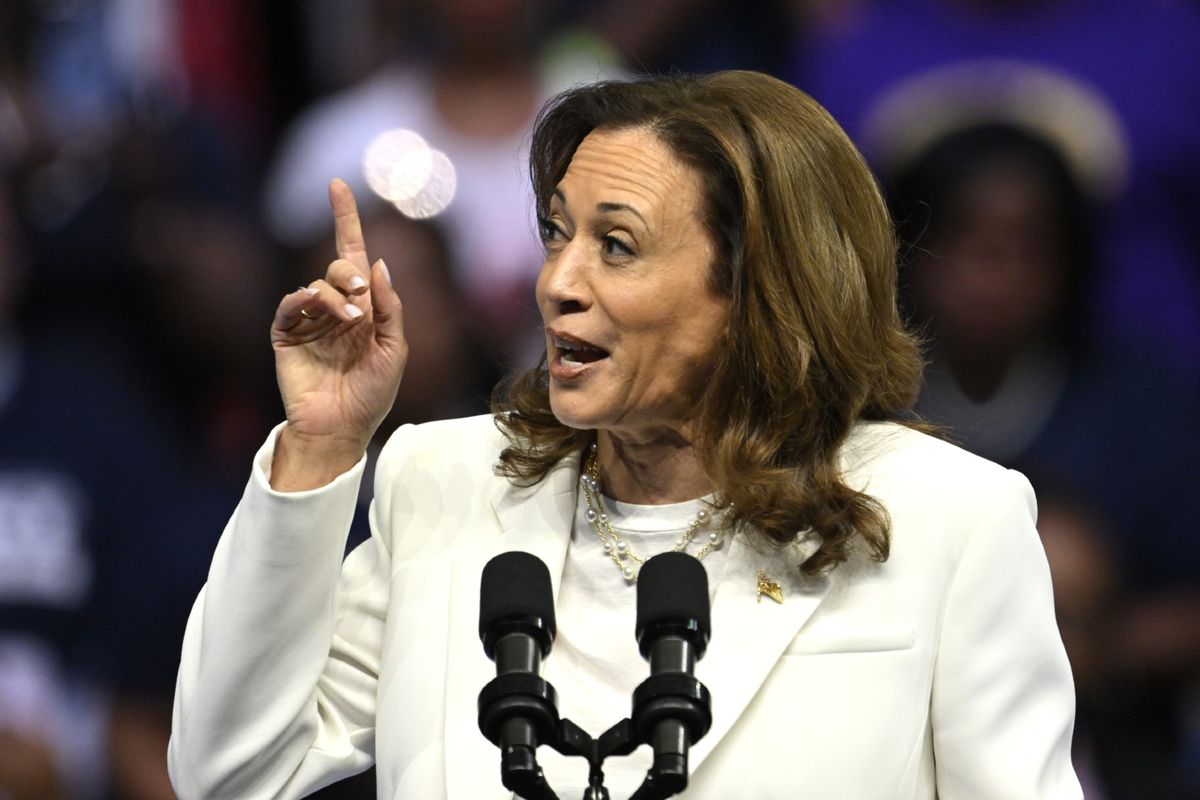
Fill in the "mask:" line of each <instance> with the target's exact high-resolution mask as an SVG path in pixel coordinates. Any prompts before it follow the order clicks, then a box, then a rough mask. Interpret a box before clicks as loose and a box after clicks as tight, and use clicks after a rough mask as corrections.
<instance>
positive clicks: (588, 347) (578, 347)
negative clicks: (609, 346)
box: [554, 335, 608, 366]
mask: <svg viewBox="0 0 1200 800" xmlns="http://www.w3.org/2000/svg"><path fill="white" fill-rule="evenodd" d="M554 347H555V349H556V351H557V353H558V360H559V361H560V362H561V363H562V364H565V365H567V366H573V365H577V364H591V363H593V362H595V361H599V360H600V359H602V358H608V351H607V350H605V349H604V348H602V347H596V346H595V345H593V344H590V343H588V342H585V341H583V340H581V339H574V338H567V337H565V336H559V335H556V336H554Z"/></svg>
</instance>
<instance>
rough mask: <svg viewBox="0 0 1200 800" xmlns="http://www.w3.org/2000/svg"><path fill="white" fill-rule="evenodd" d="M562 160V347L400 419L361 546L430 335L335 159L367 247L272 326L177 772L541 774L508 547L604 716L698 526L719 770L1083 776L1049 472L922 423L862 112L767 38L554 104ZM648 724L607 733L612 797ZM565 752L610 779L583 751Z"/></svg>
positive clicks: (210, 794)
mask: <svg viewBox="0 0 1200 800" xmlns="http://www.w3.org/2000/svg"><path fill="white" fill-rule="evenodd" d="M530 160H531V172H532V178H533V186H534V194H535V198H536V206H537V214H538V220H539V225H540V229H541V234H542V237H543V240H544V243H545V260H544V263H543V266H542V270H541V274H540V277H539V278H538V282H537V303H538V306H539V308H540V310H541V314H542V318H543V321H544V327H545V342H546V352H545V356H544V358H543V360H542V361H541V363H540V364H539V365H538V366H537V367H536V368H534V369H532V370H530V371H528V372H526V373H524V374H521V375H519V376H517V377H516V378H515V379H514V380H512V381H510V382H509V383H507V384H506V385H505V386H504V387H503V388H502V389H501V390H499V391H498V392H497V395H496V400H495V402H494V406H493V413H492V414H490V415H486V416H481V417H476V418H470V419H460V420H452V421H446V422H436V423H431V424H427V425H420V426H405V427H402V428H400V429H399V430H398V431H397V432H396V433H395V435H393V436H392V438H391V439H390V441H389V442H388V444H387V446H386V447H385V448H384V450H383V452H382V454H381V455H380V458H379V463H378V467H377V469H376V477H375V487H374V501H373V504H372V510H371V526H372V536H371V538H370V539H369V540H368V541H367V542H366V543H364V544H363V545H362V546H360V547H358V548H357V549H355V550H354V551H353V552H352V553H351V554H350V555H349V556H348V557H347V558H346V559H345V562H344V563H343V562H342V558H341V556H342V553H343V548H344V544H345V540H346V535H347V530H348V528H349V524H350V519H351V516H352V513H353V510H354V505H355V498H356V496H357V494H358V484H359V481H360V479H361V476H362V472H363V465H364V460H365V459H364V453H365V450H366V446H367V442H368V440H369V439H370V438H371V436H372V434H373V433H374V431H375V429H376V427H377V426H378V425H379V424H380V421H381V420H382V419H383V417H384V415H385V414H386V413H387V411H388V408H389V406H390V404H391V403H392V400H393V398H394V396H395V393H396V390H397V386H398V385H399V382H400V379H401V374H402V373H403V370H404V362H405V354H406V345H405V334H404V332H403V330H402V321H401V316H402V311H401V303H400V298H399V297H398V296H397V295H396V293H395V292H394V291H393V289H392V287H391V284H390V281H389V279H388V275H387V269H386V267H385V266H384V264H383V262H382V261H377V262H375V263H374V265H373V266H372V265H371V263H370V262H369V261H368V257H367V249H366V244H365V243H364V241H363V239H362V235H361V230H360V226H359V222H358V217H357V212H356V210H355V205H354V200H353V198H352V197H351V195H350V192H349V190H348V189H347V187H346V186H345V185H344V184H342V183H340V182H337V181H335V182H334V183H333V185H332V186H331V188H330V198H331V201H332V205H333V213H334V217H335V220H336V223H335V224H336V229H337V241H338V259H337V260H336V261H334V262H333V263H332V264H331V265H330V266H329V269H328V271H327V273H326V275H325V277H324V278H323V279H321V280H317V281H314V282H313V283H312V284H311V285H310V286H308V287H307V288H304V289H301V290H299V291H296V292H294V293H292V294H289V295H287V296H286V297H284V298H283V300H282V301H281V302H280V304H279V308H278V310H277V312H276V315H275V319H274V322H273V325H272V329H271V338H272V343H273V346H274V349H275V358H276V369H277V374H278V381H279V387H280V392H281V394H282V397H283V402H284V407H285V410H286V415H287V421H286V422H285V423H283V424H281V425H280V426H279V427H278V428H277V429H276V430H275V431H274V432H273V433H272V435H271V436H270V438H269V440H268V441H267V443H266V444H265V445H264V446H263V448H262V450H261V451H260V452H259V453H258V455H257V456H256V458H255V462H254V465H253V472H252V476H251V478H250V480H249V483H248V485H247V487H246V491H245V494H244V496H243V497H242V500H241V502H240V503H239V505H238V507H237V510H236V511H235V512H234V515H233V518H232V519H231V520H230V522H229V525H228V527H227V528H226V530H225V532H224V535H223V537H222V539H221V542H220V544H219V545H218V548H217V551H216V554H215V556H214V559H213V565H212V569H211V571H210V575H209V580H208V583H207V585H206V587H205V589H204V590H203V592H202V593H201V595H200V597H199V599H198V600H197V602H196V605H195V608H194V610H193V612H192V616H191V619H190V621H189V623H188V629H187V636H186V640H185V643H184V649H183V657H182V665H181V667H180V672H179V680H178V687H177V692H176V703H175V717H174V728H173V735H172V739H171V746H170V754H169V757H170V768H171V774H172V779H173V781H174V784H175V787H176V789H177V791H178V792H179V794H180V796H181V797H182V798H185V800H190V799H191V798H234V797H236V798H260V797H261V798H267V797H301V796H303V795H305V794H307V793H309V792H311V791H313V790H315V789H316V788H318V787H321V786H324V785H326V784H329V783H331V782H333V781H335V780H337V779H339V778H341V777H344V776H347V775H350V774H353V773H356V772H359V771H361V770H363V769H365V768H366V767H367V766H369V765H370V764H372V763H375V764H376V765H377V775H378V794H379V797H381V798H422V800H424V799H425V798H450V799H451V800H468V799H470V800H476V799H477V798H508V797H511V793H510V792H508V791H507V790H505V789H504V788H503V787H502V786H501V784H500V780H499V776H498V770H497V764H498V754H497V751H496V749H495V748H494V747H493V746H492V745H491V744H490V743H489V742H488V741H487V740H486V739H485V738H484V737H483V736H482V735H481V733H480V732H479V729H478V727H477V719H476V713H477V712H476V705H475V704H476V697H477V695H478V692H479V689H480V687H482V686H483V685H484V684H485V683H487V681H488V680H489V679H490V678H491V677H492V676H493V674H494V672H493V666H492V665H491V663H490V662H489V661H488V660H487V658H486V657H485V656H484V654H483V652H482V650H481V649H480V647H479V641H478V638H477V627H476V626H477V623H478V617H477V614H478V608H479V606H478V602H479V579H480V572H481V569H482V567H483V565H484V564H485V563H486V562H487V561H488V560H489V559H490V558H491V557H492V556H494V555H496V554H497V553H501V552H504V551H510V550H522V551H526V552H529V553H532V554H534V555H536V556H538V557H539V558H541V559H542V560H543V561H544V562H545V563H546V564H547V565H548V566H549V568H550V575H551V580H552V584H553V591H554V596H555V608H556V612H557V618H558V631H559V633H558V638H557V640H556V642H555V645H554V650H553V652H552V653H551V655H550V656H549V657H548V659H547V660H546V663H545V665H544V666H545V669H544V674H545V677H546V678H547V679H548V680H549V681H550V683H552V684H553V685H554V686H555V687H556V688H557V690H558V695H559V698H560V708H559V710H560V712H561V713H562V714H563V716H567V717H570V718H571V719H572V720H574V721H575V722H577V723H579V724H580V725H581V726H582V727H583V728H584V729H585V730H589V731H591V732H592V733H598V732H600V731H602V730H604V729H606V728H607V727H608V726H609V725H611V724H612V723H614V722H616V721H617V720H618V719H619V718H620V717H622V716H624V715H625V713H626V709H627V708H628V706H629V698H630V694H631V692H632V690H633V689H634V687H635V686H636V685H637V684H638V683H639V682H640V681H641V679H642V678H644V677H645V671H646V667H645V664H644V662H643V661H642V660H641V658H640V656H639V655H638V650H637V643H636V642H635V641H634V637H633V635H632V631H633V619H634V604H635V597H636V583H637V579H638V571H639V567H640V565H641V564H642V563H643V562H644V561H646V560H647V559H649V558H650V557H652V556H654V555H656V554H658V553H661V552H666V551H678V552H682V553H686V554H689V555H691V556H693V557H694V558H696V559H699V560H700V564H702V565H703V567H704V569H705V570H706V572H707V576H708V583H709V586H710V587H711V594H712V598H711V599H712V627H713V638H712V641H711V643H710V645H709V647H708V652H707V655H706V656H705V658H704V660H703V661H702V662H700V663H699V664H698V666H697V675H698V677H699V678H700V679H701V680H703V682H704V683H705V684H706V685H707V686H708V688H709V689H710V690H711V693H712V698H713V699H712V716H713V723H712V728H711V730H710V731H709V732H708V735H707V736H705V738H704V739H703V740H701V741H700V742H699V743H698V744H697V745H696V746H695V747H694V748H693V749H692V754H691V765H692V769H693V774H692V778H691V782H690V784H689V787H688V789H687V790H686V792H685V793H684V795H683V796H685V797H688V798H706V799H710V800H718V799H719V800H727V799H728V798H734V797H778V798H784V797H786V798H793V797H795V798H799V797H803V798H806V800H819V799H821V798H828V799H829V800H847V799H850V800H869V799H870V798H906V799H907V798H921V799H929V800H931V799H932V798H934V797H938V798H941V800H990V799H993V798H994V799H996V800H999V799H1000V798H1011V799H1012V800H1034V799H1035V798H1056V799H1057V798H1078V797H1080V796H1081V792H1080V788H1079V784H1078V782H1077V780H1076V778H1075V775H1074V772H1073V771H1072V768H1071V763H1070V742H1071V728H1072V718H1073V711H1074V697H1073V691H1072V683H1071V675H1070V671H1069V668H1068V665H1067V661H1066V657H1065V655H1064V653H1063V648H1062V645H1061V642H1060V640H1059V637H1058V633H1057V630H1056V627H1055V621H1054V613H1053V608H1052V600H1051V592H1050V579H1049V574H1048V571H1047V567H1046V563H1045V558H1044V556H1043V554H1042V551H1041V548H1040V545H1039V542H1038V539H1037V534H1036V532H1035V530H1034V498H1033V494H1032V491H1031V489H1030V487H1029V484H1028V482H1027V481H1026V480H1025V479H1024V478H1023V477H1022V476H1021V475H1019V474H1017V473H1014V472H1010V471H1007V470H1005V469H1002V468H1000V467H998V466H996V465H994V464H991V463H989V462H986V461H983V460H981V459H979V458H976V457H974V456H971V455H969V454H967V453H965V452H964V451H962V450H959V449H957V448H955V447H953V446H951V445H949V444H946V443H944V442H942V441H939V440H938V439H936V438H933V437H931V436H928V435H926V434H925V433H922V432H920V430H919V426H918V425H915V424H914V423H912V422H909V421H906V420H909V419H910V415H909V409H910V407H911V404H912V402H913V399H914V397H915V395H916V393H917V389H918V385H919V381H920V375H921V362H920V357H919V354H918V350H917V347H916V344H915V343H914V341H913V340H912V338H910V336H909V335H908V334H907V333H906V332H905V330H904V328H903V326H902V325H901V322H900V319H899V316H898V314H897V311H896V306H895V280H896V277H895V276H896V273H895V269H896V267H895V243H894V240H893V233H892V226H891V222H890V220H889V218H888V215H887V212H886V210H885V207H884V203H883V201H882V199H881V197H880V194H879V191H878V189H877V187H876V185H875V183H874V181H873V179H872V177H871V175H870V173H869V171H868V169H867V167H866V166H865V164H864V163H863V160H862V159H861V157H860V156H859V154H858V153H857V152H856V150H855V149H854V147H853V145H852V144H851V143H850V141H849V140H848V139H847V137H846V136H845V134H844V133H843V132H842V131H841V129H840V128H839V127H838V126H837V124H836V123H835V122H834V121H833V120H832V119H831V118H830V117H829V116H828V114H826V113H825V111H824V110H823V109H821V108H820V107H819V106H818V105H817V104H816V103H815V102H813V100H812V99H811V98H809V97H808V96H807V95H805V94H803V93H802V92H800V91H798V90H796V89H794V88H792V87H790V86H788V85H786V84H784V83H782V82H780V81H777V80H774V79H772V78H768V77H766V76H763V75H759V74H755V73H747V72H729V73H720V74H715V75H711V76H705V77H698V78H669V79H652V80H642V81H636V82H630V83H604V84H597V85H593V86H587V87H583V88H580V89H576V90H573V91H570V92H568V93H566V94H564V95H562V96H560V97H559V98H557V99H556V100H555V101H553V102H552V103H551V104H550V105H549V106H548V108H547V109H546V110H545V111H544V112H543V113H542V115H541V117H540V118H539V121H538V124H537V126H536V129H535V132H534V136H533V143H532V153H531V159H530ZM409 335H411V336H413V337H417V336H420V335H421V332H420V331H410V332H409ZM645 750H646V748H642V749H641V750H639V751H638V752H636V753H635V754H633V755H632V756H630V757H628V758H624V759H621V760H619V761H610V762H608V763H606V767H605V771H606V774H607V776H608V781H607V782H608V786H609V787H610V789H611V790H612V795H613V797H627V796H629V794H630V793H631V792H632V791H633V789H634V788H636V787H637V785H638V783H639V782H640V780H641V777H642V776H643V775H644V774H645V771H646V767H647V765H648V763H649V754H648V753H646V752H644V751H645ZM539 756H540V758H541V759H542V766H543V767H544V768H545V772H546V775H547V777H548V778H549V782H550V784H551V785H552V786H554V788H555V789H556V790H557V791H558V792H559V795H560V796H561V797H564V798H566V797H577V796H579V795H580V794H581V793H582V791H583V789H584V787H585V785H586V777H587V775H586V769H584V768H582V767H581V764H580V762H579V761H578V759H574V760H569V759H566V758H563V757H560V756H558V755H557V754H555V753H553V752H550V751H549V749H548V748H542V750H541V751H539Z"/></svg>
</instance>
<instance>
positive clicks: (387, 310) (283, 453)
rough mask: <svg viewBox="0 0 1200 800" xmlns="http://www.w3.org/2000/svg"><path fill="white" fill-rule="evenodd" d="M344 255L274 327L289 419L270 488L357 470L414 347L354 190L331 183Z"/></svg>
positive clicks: (284, 304) (304, 484)
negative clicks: (371, 255) (372, 253)
mask: <svg viewBox="0 0 1200 800" xmlns="http://www.w3.org/2000/svg"><path fill="white" fill-rule="evenodd" d="M329 202H330V205H331V206H332V207H333V218H334V228H335V231H336V235H337V255H338V258H337V260H336V261H334V262H333V263H332V264H330V265H329V269H328V271H327V272H326V273H325V278H324V279H322V280H317V281H313V282H312V283H311V284H309V285H308V286H307V287H305V288H302V289H298V290H296V291H295V292H292V293H291V294H288V295H286V296H284V298H283V300H282V301H281V302H280V303H279V307H278V309H276V311H275V320H274V322H273V323H272V325H271V345H272V347H273V348H274V350H275V375H276V378H277V380H278V382H279V392H280V395H281V396H282V398H283V407H284V412H285V413H286V415H287V424H286V425H285V426H284V429H283V431H282V433H281V434H280V435H279V439H278V441H277V442H276V445H275V459H274V462H273V463H272V467H271V486H272V487H273V488H275V489H277V490H280V491H300V490H303V489H312V488H316V487H317V486H323V485H324V484H326V483H328V482H329V481H331V480H333V479H334V478H335V477H337V476H338V475H340V474H342V473H343V472H345V471H346V470H348V469H349V468H350V467H352V466H353V465H354V464H355V463H357V462H358V460H359V459H360V458H361V457H362V455H363V453H364V452H366V448H367V443H368V442H369V441H370V440H371V437H372V436H373V435H374V433H375V429H376V428H378V427H379V424H380V423H381V422H382V421H383V418H384V416H386V415H387V412H388V410H389V409H390V408H391V407H392V403H393V402H395V399H396V390H397V389H398V388H399V387H400V378H401V376H402V375H403V374H404V364H405V361H406V359H407V357H408V345H407V343H406V342H405V340H404V329H403V319H402V312H401V306H400V297H399V296H398V295H397V294H396V292H395V290H394V289H393V288H392V285H391V280H390V278H389V276H388V273H387V267H386V266H384V263H383V261H382V260H380V261H376V262H375V265H374V266H373V267H372V266H371V264H370V262H369V261H368V260H367V248H366V244H365V243H364V242H363V235H362V224H361V223H360V221H359V218H358V209H357V207H356V205H355V203H354V195H353V193H351V191H350V187H349V186H347V185H346V184H345V183H344V182H343V181H341V180H336V179H335V180H334V181H332V182H331V183H330V185H329Z"/></svg>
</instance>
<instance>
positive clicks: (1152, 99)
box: [784, 0, 1200, 380]
mask: <svg viewBox="0 0 1200 800" xmlns="http://www.w3.org/2000/svg"><path fill="white" fill-rule="evenodd" d="M985 6H986V7H985ZM996 58H1004V59H1014V60H1018V61H1024V62H1028V63H1030V64H1032V65H1039V66H1042V67H1047V68H1050V69H1055V70H1059V71H1063V72H1066V73H1070V74H1071V75H1073V76H1074V77H1075V78H1077V79H1078V80H1080V81H1082V82H1083V83H1085V84H1090V85H1091V87H1092V88H1094V89H1095V90H1097V91H1099V92H1100V93H1102V94H1103V95H1105V96H1106V97H1107V99H1108V101H1109V103H1110V104H1111V106H1112V109H1113V110H1114V111H1115V112H1116V114H1117V116H1118V117H1119V119H1120V122H1121V124H1122V125H1123V126H1124V129H1125V133H1126V136H1127V146H1128V150H1129V155H1130V162H1131V173H1130V176H1129V179H1128V180H1127V182H1126V184H1125V188H1124V190H1123V191H1122V192H1121V194H1120V195H1119V196H1118V197H1117V199H1116V201H1115V202H1114V203H1113V204H1112V205H1111V206H1110V207H1109V208H1108V209H1107V211H1106V212H1105V213H1104V214H1102V215H1101V217H1100V219H1099V222H1100V225H1099V231H1098V239H1097V243H1098V247H1097V254H1098V261H1099V263H1098V264H1097V274H1096V276H1095V277H1096V280H1095V283H1094V285H1093V290H1092V292H1091V296H1090V297H1089V298H1087V300H1088V302H1089V303H1091V305H1092V307H1093V309H1094V311H1095V312H1096V315H1095V330H1096V333H1097V334H1098V336H1099V337H1100V338H1103V339H1119V340H1123V341H1126V342H1131V343H1134V344H1142V345H1149V346H1150V347H1152V348H1154V349H1156V350H1159V351H1160V353H1161V355H1163V356H1164V357H1166V358H1167V359H1169V360H1170V361H1172V362H1174V363H1175V365H1176V366H1178V367H1179V368H1180V369H1181V370H1184V371H1185V374H1187V375H1188V376H1189V378H1190V379H1193V380H1194V379H1195V377H1196V376H1197V375H1200V10H1197V9H1196V8H1195V7H1192V6H1186V5H1184V4H1182V3H1172V2H1167V0H1159V1H1157V2H1153V1H1152V0H1090V1H1089V0H1061V2H1041V3H1038V2H1029V3H1017V2H1010V3H999V2H997V3H990V4H989V3H984V2H978V1H977V2H973V3H968V2H963V1H962V0H958V1H956V0H891V2H882V3H879V4H877V5H872V4H864V5H863V6H861V7H859V8H856V9H854V10H853V11H852V12H850V13H846V14H844V15H842V16H841V17H840V18H838V19H836V20H834V21H832V22H830V23H827V24H824V25H817V26H814V28H813V30H812V31H811V32H810V36H809V39H808V41H807V43H804V44H802V45H801V46H800V47H799V48H798V49H797V52H796V54H795V57H794V59H793V62H792V66H791V70H790V73H789V74H788V75H786V76H784V77H786V78H788V79H789V80H791V81H792V82H793V83H795V84H796V85H797V86H799V87H800V88H802V89H804V90H805V91H807V92H809V93H810V94H812V95H813V96H814V97H815V98H816V99H817V100H818V101H820V102H821V103H822V104H823V105H824V106H825V107H826V108H828V109H829V111H830V113H832V114H833V116H834V117H836V118H837V119H838V121H839V122H841V123H842V125H843V126H844V127H845V128H846V130H847V131H848V132H849V133H850V135H851V136H852V137H853V138H854V139H855V140H856V141H857V142H859V143H860V144H862V143H863V142H864V125H865V122H866V119H867V117H868V116H869V115H870V113H871V110H872V108H873V107H874V105H875V104H876V103H877V102H878V101H879V100H880V98H881V97H883V96H884V95H885V94H886V93H887V92H888V91H889V90H890V89H892V88H893V87H895V86H897V85H898V84H900V83H901V82H903V81H905V80H907V79H909V78H913V77H915V76H918V75H920V74H922V73H925V72H927V71H929V70H932V69H936V68H939V67H944V66H947V65H950V64H954V63H964V62H970V61H976V60H980V59H996ZM867 155H868V157H871V153H870V152H868V153H867Z"/></svg>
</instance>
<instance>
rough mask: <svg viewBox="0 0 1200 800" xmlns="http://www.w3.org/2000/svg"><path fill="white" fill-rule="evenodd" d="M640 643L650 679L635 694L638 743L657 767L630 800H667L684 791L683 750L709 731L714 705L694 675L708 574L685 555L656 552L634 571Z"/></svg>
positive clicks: (706, 628) (705, 631)
mask: <svg viewBox="0 0 1200 800" xmlns="http://www.w3.org/2000/svg"><path fill="white" fill-rule="evenodd" d="M637 587H638V593H637V627H636V633H637V642H638V649H639V650H640V651H641V653H642V656H643V657H644V658H647V659H649V661H650V677H649V678H647V679H646V680H645V681H643V682H642V684H641V685H640V686H638V687H637V689H635V690H634V693H633V715H632V722H633V727H634V729H635V731H636V732H637V735H638V738H639V739H640V740H641V741H644V742H649V743H650V745H651V747H653V748H654V764H653V766H652V767H651V768H650V772H649V773H648V774H647V776H646V780H645V782H644V783H643V784H642V787H641V788H640V789H638V791H637V793H635V794H634V795H633V798H641V797H645V798H649V797H667V796H670V795H671V794H677V793H679V792H681V791H683V790H684V789H685V788H687V780H688V749H689V748H690V747H691V745H693V744H695V743H696V742H697V741H699V740H700V738H701V737H703V736H704V734H706V733H708V729H709V728H710V727H711V726H712V698H711V696H710V695H709V692H708V689H707V688H705V686H704V684H702V683H700V681H698V680H697V679H696V678H695V677H693V676H692V670H693V669H694V668H695V666H696V662H697V661H698V660H700V659H701V658H703V656H704V651H705V649H706V648H707V646H708V640H709V637H710V636H711V634H712V625H711V623H710V621H709V603H708V575H707V574H706V573H705V571H704V566H703V565H702V564H701V563H700V562H699V561H697V560H696V559H695V558H693V557H692V556H689V555H687V554H685V553H677V552H671V553H661V554H659V555H657V556H654V557H653V558H651V559H650V560H648V561H647V562H646V563H645V564H644V565H642V568H641V570H640V571H639V572H638V582H637Z"/></svg>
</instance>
